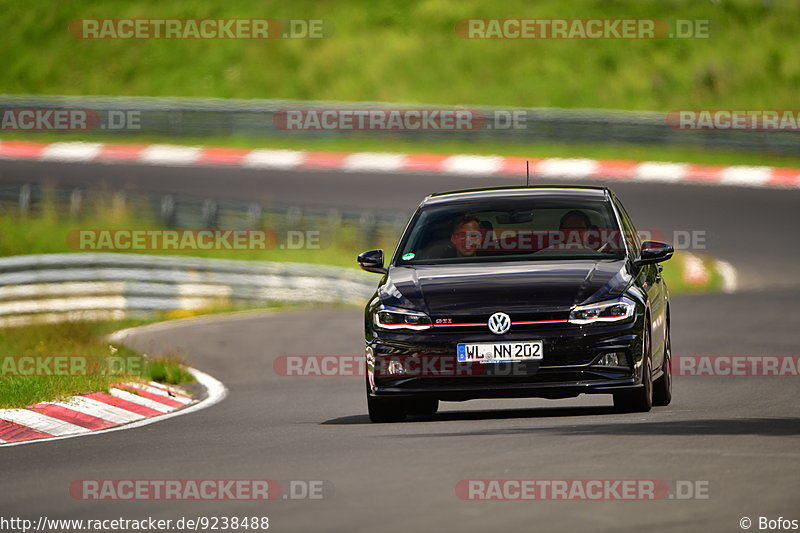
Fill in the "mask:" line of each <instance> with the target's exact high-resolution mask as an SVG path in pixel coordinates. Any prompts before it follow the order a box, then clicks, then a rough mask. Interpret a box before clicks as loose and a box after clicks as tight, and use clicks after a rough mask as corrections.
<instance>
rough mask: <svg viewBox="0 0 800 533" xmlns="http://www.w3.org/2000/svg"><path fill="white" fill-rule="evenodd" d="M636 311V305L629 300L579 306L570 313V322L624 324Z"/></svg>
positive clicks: (622, 299) (621, 299)
mask: <svg viewBox="0 0 800 533" xmlns="http://www.w3.org/2000/svg"><path fill="white" fill-rule="evenodd" d="M635 310H636V304H635V303H634V302H633V301H631V300H629V299H627V298H620V299H619V300H612V301H610V302H600V303H597V304H589V305H579V306H577V307H575V308H573V309H572V311H571V312H570V314H569V322H570V324H591V323H593V322H622V321H624V320H628V319H629V318H631V317H632V316H633V313H634V311H635Z"/></svg>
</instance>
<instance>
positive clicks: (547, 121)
mask: <svg viewBox="0 0 800 533" xmlns="http://www.w3.org/2000/svg"><path fill="white" fill-rule="evenodd" d="M402 108H405V109H434V108H435V109H461V108H457V107H453V106H430V105H419V104H396V103H382V102H323V101H293V100H227V99H221V98H214V99H211V98H154V97H107V96H38V95H0V111H2V110H6V109H7V110H18V109H25V110H36V109H42V110H52V109H79V110H89V111H97V112H100V113H103V112H107V111H114V112H123V113H127V112H128V111H133V112H136V115H137V117H138V119H137V122H136V127H135V128H126V129H119V130H112V129H107V128H106V129H103V128H97V129H92V130H89V131H82V132H81V133H80V135H81V136H82V137H83V138H86V137H87V136H88V137H91V135H92V134H93V133H96V134H100V135H101V136H102V137H103V138H104V139H107V138H108V136H109V135H111V134H113V135H114V136H117V137H119V138H120V140H124V138H125V136H126V135H128V136H129V135H166V136H171V137H181V136H185V137H193V138H197V137H203V136H215V137H218V136H227V135H231V136H238V137H250V138H255V139H258V138H267V137H273V138H274V137H288V138H313V137H317V138H331V137H341V138H347V137H357V136H361V137H370V138H383V139H389V140H391V139H406V140H409V139H415V140H422V141H452V140H454V139H459V140H463V141H471V142H478V143H480V142H491V143H504V142H523V143H535V142H554V143H567V144H587V143H591V144H606V143H626V144H649V145H658V146H664V145H673V146H693V147H697V148H728V149H739V150H753V151H761V152H771V153H786V154H797V153H799V152H800V142H798V141H800V132H797V131H747V130H736V131H731V130H708V131H702V130H697V131H688V130H677V129H674V128H672V127H670V126H669V125H668V124H667V112H648V111H620V110H609V109H559V108H496V107H486V106H469V109H470V110H474V111H477V112H479V113H481V114H482V115H483V116H485V119H486V120H485V126H484V127H481V128H479V129H476V130H470V131H424V132H423V131H420V130H411V131H369V132H358V131H340V130H331V131H290V132H287V131H284V130H282V129H281V128H280V127H279V126H278V125H276V122H278V123H279V122H280V120H278V121H276V120H275V116H276V113H279V112H280V111H285V110H292V109H293V110H297V109H355V110H369V109H402ZM515 112H516V113H517V115H514V113H515ZM512 116H518V117H521V118H520V120H519V121H518V122H519V127H510V126H509V124H510V122H509V120H510V118H509V117H512ZM69 138H70V134H69V133H68V132H64V139H65V140H69Z"/></svg>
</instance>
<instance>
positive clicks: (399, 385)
mask: <svg viewBox="0 0 800 533" xmlns="http://www.w3.org/2000/svg"><path fill="white" fill-rule="evenodd" d="M643 324H644V319H643V317H641V316H640V315H639V316H637V317H636V319H635V320H633V321H631V322H627V323H623V324H591V325H586V326H578V325H572V324H567V325H559V326H558V327H547V328H543V327H535V328H534V327H532V328H527V329H524V330H523V329H518V330H516V331H512V332H510V333H508V334H506V335H502V336H499V337H498V336H494V335H492V334H491V333H487V332H484V331H469V332H467V331H462V332H449V331H446V332H437V331H433V330H427V331H422V332H407V331H403V332H398V331H392V332H387V331H382V330H377V329H372V330H370V331H368V343H367V375H368V379H369V391H370V394H371V395H373V396H380V397H434V398H438V399H440V400H450V401H461V400H470V399H478V398H527V397H540V398H569V397H574V396H577V395H579V394H604V393H612V392H616V391H621V390H630V389H636V388H639V387H641V386H642V385H641V368H640V367H641V359H642V330H643ZM370 337H371V338H370ZM534 340H541V341H543V344H544V357H543V358H542V359H541V360H536V361H526V362H519V363H487V364H481V363H458V362H457V361H456V355H455V354H456V345H457V344H459V343H471V342H497V341H503V342H507V341H534ZM609 352H617V353H624V354H625V360H626V361H625V366H614V367H610V366H600V365H598V364H597V363H598V360H599V359H600V358H601V357H602V356H603V355H604V354H606V353H609Z"/></svg>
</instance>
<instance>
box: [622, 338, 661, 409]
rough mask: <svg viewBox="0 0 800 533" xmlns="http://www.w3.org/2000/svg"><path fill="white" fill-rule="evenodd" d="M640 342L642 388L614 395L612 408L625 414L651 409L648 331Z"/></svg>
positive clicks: (651, 378)
mask: <svg viewBox="0 0 800 533" xmlns="http://www.w3.org/2000/svg"><path fill="white" fill-rule="evenodd" d="M644 331H645V332H644V339H643V340H642V385H643V386H642V388H640V389H636V390H631V391H620V392H615V393H614V407H616V408H617V409H618V410H619V411H622V412H626V413H646V412H647V411H649V410H650V409H652V407H653V373H652V371H651V370H650V351H651V350H650V331H649V330H648V329H645V330H644Z"/></svg>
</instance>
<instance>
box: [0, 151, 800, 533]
mask: <svg viewBox="0 0 800 533" xmlns="http://www.w3.org/2000/svg"><path fill="white" fill-rule="evenodd" d="M44 179H47V180H51V181H52V180H55V181H59V182H61V183H64V184H70V183H71V184H82V185H83V186H87V185H96V184H100V183H105V184H107V185H108V186H110V187H114V188H116V187H128V188H131V189H142V190H144V189H147V190H156V191H162V192H175V191H183V192H187V193H193V194H208V195H214V196H217V197H223V196H227V197H236V198H260V199H272V200H275V201H281V202H288V203H294V202H296V203H298V204H305V203H314V204H320V205H322V204H327V203H336V204H343V205H351V206H354V207H371V208H379V209H392V210H396V209H400V210H406V211H410V210H411V209H412V208H413V207H414V206H415V205H416V203H417V202H418V201H419V200H420V199H421V198H422V197H423V196H424V195H425V194H427V193H429V192H432V191H435V190H447V189H457V188H465V187H473V186H476V187H477V186H484V185H489V184H505V183H512V182H514V181H516V180H513V179H500V178H489V179H484V178H466V177H458V176H453V177H441V176H424V175H413V176H412V175H403V176H392V175H386V174H339V173H332V172H316V173H315V172H297V171H291V172H280V171H275V172H268V171H263V170H262V171H250V170H240V169H223V170H220V169H211V168H196V167H195V168H190V169H182V168H168V169H163V168H155V167H134V166H130V167H127V166H122V167H121V166H113V167H111V166H102V165H83V164H44V163H18V162H2V163H0V180H3V181H15V182H19V181H33V180H44ZM593 183H596V182H593ZM612 186H613V187H614V189H615V190H616V191H617V193H618V194H619V196H620V197H621V198H622V200H623V202H624V203H625V205H626V207H627V208H628V210H629V212H630V214H631V215H632V217H633V218H634V220H635V221H636V222H637V224H638V226H639V227H640V228H652V229H658V230H660V231H662V232H664V233H666V234H667V235H670V234H671V232H672V231H673V230H688V231H692V230H700V231H705V232H706V233H705V234H706V244H707V252H708V253H711V254H713V255H715V256H717V257H720V258H723V259H726V260H728V261H730V262H731V263H732V264H733V265H734V266H735V267H736V268H737V270H738V271H739V275H740V282H741V283H740V285H741V289H740V291H739V292H737V293H735V294H715V295H683V296H674V297H673V300H672V315H673V326H672V329H673V333H672V334H673V350H674V352H675V353H676V354H678V355H703V354H708V355H767V354H770V355H788V354H795V355H796V354H798V351H799V350H798V340H800V328H798V326H800V321H799V320H798V312H797V301H798V298H800V278H798V275H797V272H798V265H800V247H798V239H797V235H796V225H797V222H796V221H797V214H796V209H797V206H798V205H799V204H800V191H796V190H795V191H782V190H766V189H748V188H734V187H719V186H690V185H667V184H638V183H637V184H632V183H616V182H615V183H612ZM134 343H135V344H136V345H137V346H139V347H141V348H144V349H147V350H153V349H166V348H169V349H174V348H177V349H180V350H183V351H184V352H185V353H186V354H187V358H188V360H189V361H190V362H191V364H192V366H194V367H196V368H199V369H201V370H203V371H205V372H208V373H210V374H212V375H214V376H215V377H217V378H218V379H220V380H222V381H223V382H224V383H225V384H226V385H227V386H228V388H229V389H230V394H229V397H228V398H227V399H226V400H225V401H224V402H222V403H221V404H219V405H216V406H214V407H212V408H210V409H207V410H203V411H200V412H198V413H194V414H190V415H188V416H183V417H177V418H175V419H172V420H168V421H165V422H162V423H156V424H152V425H150V426H146V427H143V428H139V429H134V430H131V431H123V432H117V433H110V434H106V435H97V436H91V437H85V438H77V439H68V440H63V441H58V442H52V443H39V444H31V445H26V446H19V447H12V448H6V449H3V450H2V451H0V454H1V455H2V458H1V459H0V461H2V462H1V463H0V464H2V482H0V516H22V517H29V518H33V519H36V518H38V517H39V516H40V515H46V516H47V517H49V518H115V517H120V516H122V517H126V518H145V517H147V516H154V517H160V518H165V519H173V520H174V519H177V518H180V517H181V516H187V517H197V516H213V515H216V516H223V515H225V516H234V515H235V516H262V515H267V516H269V517H270V523H271V527H270V530H272V531H379V530H383V531H580V530H593V531H618V532H619V531H622V532H624V531H741V529H740V526H739V520H740V518H742V517H744V516H747V517H749V518H751V519H752V520H753V521H754V525H753V527H752V528H751V529H753V530H757V528H758V517H761V516H764V517H769V518H772V519H776V518H778V517H781V516H782V517H784V518H790V519H800V506H798V504H797V502H798V496H800V447H798V444H799V443H800V439H799V438H798V435H800V405H799V404H798V400H797V397H798V394H797V393H798V383H799V382H798V381H797V378H791V377H779V378H746V377H737V378H724V377H713V378H711V377H704V378H699V377H678V378H676V379H675V385H674V400H673V403H672V405H671V406H669V407H666V408H655V409H654V410H653V411H651V412H649V413H646V414H617V413H614V412H613V411H612V410H611V409H610V405H611V399H610V397H604V396H596V397H579V398H577V399H574V400H559V401H547V400H496V401H473V402H466V403H458V404H454V403H448V404H443V408H442V410H441V411H440V414H438V415H437V416H435V417H434V418H432V419H430V420H412V421H410V422H407V423H403V424H393V425H387V424H380V425H378V424H370V423H369V422H368V420H367V417H366V414H365V409H366V406H365V401H364V397H363V389H364V386H363V378H358V377H338V378H320V377H316V378H296V377H282V376H278V375H276V374H275V373H274V371H273V367H272V361H273V359H274V358H275V357H277V356H280V355H286V354H292V355H312V354H319V355H322V354H331V355H332V354H359V353H362V350H363V337H362V332H361V316H360V312H359V311H358V310H351V309H343V308H316V309H313V310H299V311H289V312H285V313H264V314H260V315H245V316H237V317H214V318H209V319H206V320H202V321H198V322H191V323H184V324H180V323H176V324H174V326H173V327H170V328H169V329H161V330H157V331H150V332H147V331H142V332H140V333H139V334H137V335H136V336H135V338H134ZM213 478H224V479H238V478H242V479H251V478H268V479H277V480H325V481H327V482H329V486H332V487H333V490H332V491H331V492H329V493H328V497H327V498H325V499H323V500H313V501H312V500H298V501H291V500H281V499H279V500H276V501H271V502H265V503H252V502H204V503H198V502H91V501H88V502H85V501H78V500H75V499H73V498H71V497H70V495H69V493H68V487H69V485H70V483H71V482H73V481H74V480H79V479H213ZM462 479H659V480H666V481H668V482H674V481H676V480H690V481H708V485H709V498H708V499H693V500H678V499H666V500H663V501H655V502H635V501H629V502H618V501H606V502H585V501H576V502H532V501H527V502H513V501H511V502H486V501H463V500H461V499H459V498H458V497H457V496H456V493H455V485H456V483H457V482H458V481H459V480H462Z"/></svg>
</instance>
